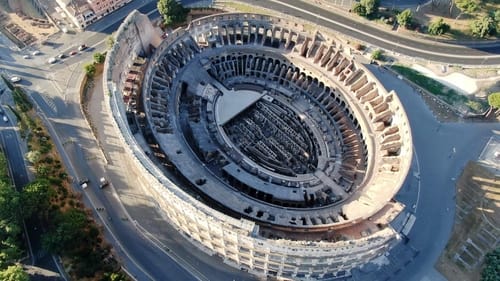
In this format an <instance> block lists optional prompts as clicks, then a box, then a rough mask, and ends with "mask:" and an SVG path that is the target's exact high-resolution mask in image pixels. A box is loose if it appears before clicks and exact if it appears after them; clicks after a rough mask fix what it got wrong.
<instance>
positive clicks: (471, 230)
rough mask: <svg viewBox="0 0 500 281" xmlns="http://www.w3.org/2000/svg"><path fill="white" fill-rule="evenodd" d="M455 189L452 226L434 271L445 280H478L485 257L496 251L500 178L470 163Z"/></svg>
mask: <svg viewBox="0 0 500 281" xmlns="http://www.w3.org/2000/svg"><path fill="white" fill-rule="evenodd" d="M456 188H457V201H456V204H457V209H456V214H455V225H454V227H453V231H452V235H451V237H450V240H449V241H448V244H447V245H446V248H445V250H444V251H443V253H442V255H441V257H440V258H439V260H438V262H437V263H436V268H437V269H438V270H439V271H440V272H441V273H442V274H443V275H444V276H445V277H446V278H447V279H448V280H454V281H462V280H463V281H473V280H479V279H480V274H481V270H482V265H483V260H484V255H485V254H486V253H487V252H489V251H491V250H492V249H494V248H496V247H498V242H499V238H498V237H499V235H500V177H499V176H498V175H497V176H495V175H494V174H493V173H491V172H490V171H489V170H488V169H487V168H485V167H483V166H481V165H480V164H478V163H477V162H469V163H468V164H467V166H466V167H465V169H464V171H463V173H462V175H461V176H460V178H459V179H458V180H457V185H456ZM463 261H465V263H464V262H463Z"/></svg>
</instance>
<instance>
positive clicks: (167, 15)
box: [157, 0, 189, 25]
mask: <svg viewBox="0 0 500 281" xmlns="http://www.w3.org/2000/svg"><path fill="white" fill-rule="evenodd" d="M157 7H158V12H160V15H161V16H162V17H163V22H164V23H165V24H166V25H169V24H177V23H181V22H183V21H185V20H186V16H187V14H188V11H189V10H188V9H185V8H184V7H182V5H181V4H179V3H177V1H175V0H158V4H157Z"/></svg>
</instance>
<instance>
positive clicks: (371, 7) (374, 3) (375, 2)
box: [359, 0, 380, 16]
mask: <svg viewBox="0 0 500 281" xmlns="http://www.w3.org/2000/svg"><path fill="white" fill-rule="evenodd" d="M359 3H360V4H361V5H362V6H363V7H365V10H366V15H367V16H370V15H372V14H374V13H376V12H377V11H378V7H379V5H380V3H379V0H361V1H360V2H359Z"/></svg>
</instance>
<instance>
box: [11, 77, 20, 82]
mask: <svg viewBox="0 0 500 281" xmlns="http://www.w3.org/2000/svg"><path fill="white" fill-rule="evenodd" d="M20 81H21V77H19V76H12V77H10V82H12V83H18V82H20Z"/></svg>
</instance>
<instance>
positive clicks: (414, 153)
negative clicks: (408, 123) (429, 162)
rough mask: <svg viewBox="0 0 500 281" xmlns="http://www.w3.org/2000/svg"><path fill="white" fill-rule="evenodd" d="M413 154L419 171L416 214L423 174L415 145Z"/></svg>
mask: <svg viewBox="0 0 500 281" xmlns="http://www.w3.org/2000/svg"><path fill="white" fill-rule="evenodd" d="M413 155H414V156H415V160H416V161H417V173H418V179H417V181H418V186H417V201H416V202H415V208H414V209H415V214H416V213H417V208H418V201H419V200H420V182H421V180H420V179H421V176H422V175H421V174H420V161H419V160H418V154H417V149H416V148H415V146H413Z"/></svg>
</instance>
